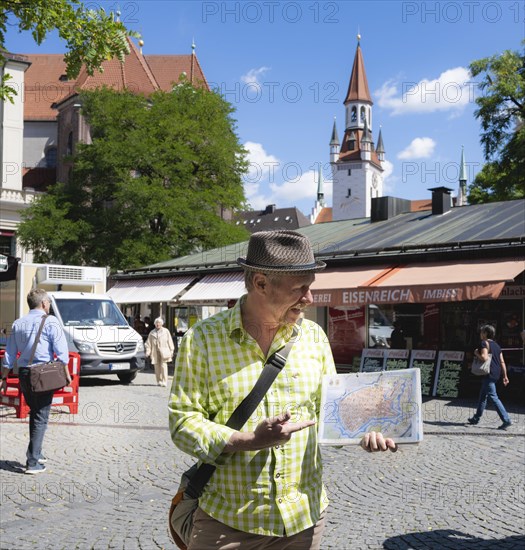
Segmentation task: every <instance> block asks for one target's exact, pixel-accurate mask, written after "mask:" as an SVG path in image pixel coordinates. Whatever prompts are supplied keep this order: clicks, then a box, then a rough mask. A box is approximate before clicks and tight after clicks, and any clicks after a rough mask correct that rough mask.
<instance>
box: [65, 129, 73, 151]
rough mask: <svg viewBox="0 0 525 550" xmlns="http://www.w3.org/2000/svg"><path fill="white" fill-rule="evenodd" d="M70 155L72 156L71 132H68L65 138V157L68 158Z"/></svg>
mask: <svg viewBox="0 0 525 550" xmlns="http://www.w3.org/2000/svg"><path fill="white" fill-rule="evenodd" d="M72 154H73V132H69V134H68V136H67V148H66V155H67V156H70V155H72Z"/></svg>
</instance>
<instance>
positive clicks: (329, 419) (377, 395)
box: [319, 368, 423, 445]
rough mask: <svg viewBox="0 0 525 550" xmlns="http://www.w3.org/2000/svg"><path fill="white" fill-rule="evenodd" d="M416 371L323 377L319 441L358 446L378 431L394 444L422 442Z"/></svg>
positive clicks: (419, 396) (418, 382)
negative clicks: (365, 437)
mask: <svg viewBox="0 0 525 550" xmlns="http://www.w3.org/2000/svg"><path fill="white" fill-rule="evenodd" d="M419 376H420V372H419V369H415V368H414V369H403V370H392V371H381V372H360V373H352V374H337V375H335V376H329V375H328V376H324V377H323V389H322V401H321V418H320V423H319V442H320V443H321V444H327V445H349V444H352V443H359V441H360V440H361V438H362V437H363V435H364V434H365V433H366V432H370V431H378V432H381V433H382V434H383V435H384V436H385V437H391V438H393V439H394V440H395V441H396V443H416V442H418V441H421V440H422V439H423V419H422V414H421V383H420V378H419Z"/></svg>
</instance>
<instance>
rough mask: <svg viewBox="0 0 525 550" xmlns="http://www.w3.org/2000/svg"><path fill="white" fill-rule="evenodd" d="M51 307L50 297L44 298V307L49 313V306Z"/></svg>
mask: <svg viewBox="0 0 525 550" xmlns="http://www.w3.org/2000/svg"><path fill="white" fill-rule="evenodd" d="M50 307H51V302H50V300H49V298H44V299H43V300H42V309H43V310H44V311H45V312H46V313H47V314H48V315H49V308H50Z"/></svg>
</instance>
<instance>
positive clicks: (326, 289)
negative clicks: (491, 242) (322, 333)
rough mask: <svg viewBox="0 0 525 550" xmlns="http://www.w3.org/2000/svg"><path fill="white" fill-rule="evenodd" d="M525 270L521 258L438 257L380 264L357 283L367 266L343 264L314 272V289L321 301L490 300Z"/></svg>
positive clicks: (334, 303) (351, 303)
mask: <svg viewBox="0 0 525 550" xmlns="http://www.w3.org/2000/svg"><path fill="white" fill-rule="evenodd" d="M524 270H525V260H524V259H522V258H520V259H511V260H471V261H464V262H439V263H438V262H436V263H425V264H411V265H406V266H390V267H384V268H383V269H382V270H381V272H380V273H378V274H377V275H376V276H374V277H373V278H372V279H370V280H368V281H362V282H359V278H360V276H361V275H360V274H361V273H362V274H363V275H364V272H365V271H366V269H364V268H360V269H359V270H358V269H350V268H347V269H344V270H343V269H339V270H331V271H327V272H322V273H320V274H318V276H317V278H316V281H315V283H314V284H313V285H312V294H313V295H314V301H316V302H317V305H319V306H321V305H327V306H361V305H366V304H400V303H404V304H407V303H435V302H462V301H465V300H486V299H492V300H494V299H496V298H498V296H499V295H500V293H501V291H502V290H503V287H504V286H505V283H506V282H507V281H513V280H514V278H515V277H516V276H517V275H519V274H520V273H521V272H522V271H524ZM356 272H357V274H356Z"/></svg>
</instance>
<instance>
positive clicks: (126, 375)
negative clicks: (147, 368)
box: [117, 370, 138, 384]
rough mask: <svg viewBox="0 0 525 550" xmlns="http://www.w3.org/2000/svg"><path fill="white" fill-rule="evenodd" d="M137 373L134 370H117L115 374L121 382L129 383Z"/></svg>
mask: <svg viewBox="0 0 525 550" xmlns="http://www.w3.org/2000/svg"><path fill="white" fill-rule="evenodd" d="M137 373H138V371H136V370H135V371H133V372H119V373H118V374H117V376H118V379H119V380H120V381H121V382H122V383H123V384H130V383H131V381H132V380H135V378H136V377H137Z"/></svg>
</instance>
